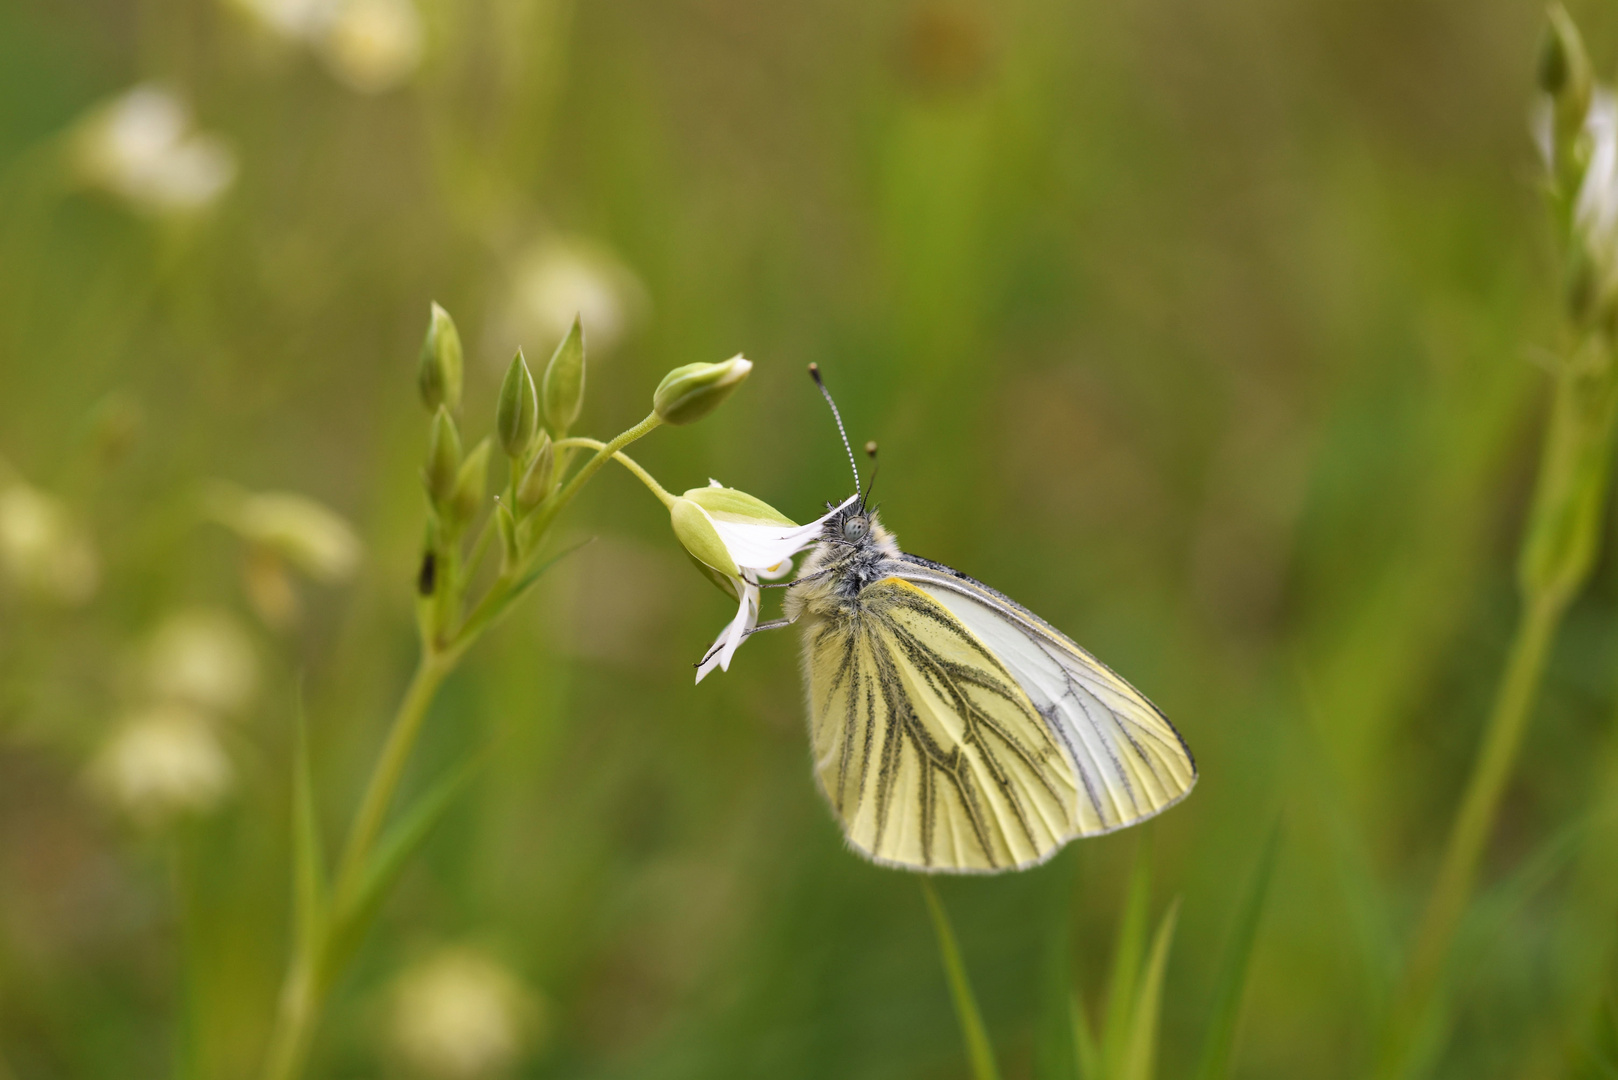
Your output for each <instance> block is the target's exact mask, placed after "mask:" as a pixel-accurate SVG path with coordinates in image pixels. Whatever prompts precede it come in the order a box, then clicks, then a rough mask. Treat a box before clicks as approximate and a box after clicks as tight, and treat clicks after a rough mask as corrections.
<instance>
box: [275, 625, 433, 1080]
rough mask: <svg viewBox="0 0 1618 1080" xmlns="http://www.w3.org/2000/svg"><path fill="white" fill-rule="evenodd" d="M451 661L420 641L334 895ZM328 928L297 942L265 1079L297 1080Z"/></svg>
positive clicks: (370, 836)
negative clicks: (416, 659) (417, 659)
mask: <svg viewBox="0 0 1618 1080" xmlns="http://www.w3.org/2000/svg"><path fill="white" fill-rule="evenodd" d="M453 666H454V662H453V660H451V659H448V658H446V657H445V656H444V655H443V654H442V653H439V652H437V651H435V650H434V648H433V647H432V645H431V644H430V643H428V644H424V645H423V648H422V655H421V660H420V662H419V663H418V664H417V665H416V673H415V675H414V676H412V677H411V680H410V685H409V687H408V688H407V689H406V690H405V695H404V698H403V699H402V700H401V701H400V702H399V708H398V711H397V712H396V713H395V714H394V717H393V723H392V724H391V725H390V727H389V729H388V737H387V741H386V742H385V743H384V744H383V747H382V754H381V756H380V757H379V758H378V759H377V763H376V767H375V768H374V769H373V770H372V772H371V778H370V780H369V781H368V782H367V784H366V787H365V795H364V797H363V798H362V799H361V801H360V809H359V811H358V813H357V814H356V815H355V817H354V824H353V826H352V828H351V829H350V830H349V834H348V845H347V847H346V848H345V850H344V852H343V860H342V863H341V864H340V867H339V870H338V874H337V889H336V896H337V897H338V898H339V901H340V898H342V897H345V896H347V895H348V894H349V893H350V891H351V890H353V889H354V888H356V887H357V885H358V882H359V880H360V877H361V874H362V872H363V870H364V868H365V865H366V861H367V860H368V858H369V857H370V853H371V847H372V845H373V844H374V843H375V842H376V837H377V834H378V833H379V832H380V831H381V828H382V822H383V821H384V819H385V818H386V816H387V811H388V807H389V806H390V805H391V804H392V802H393V795H394V792H395V791H396V790H397V789H398V786H399V780H400V778H401V777H402V776H403V775H404V767H405V763H406V762H407V761H409V759H410V751H411V749H412V748H414V746H415V744H416V737H417V736H418V735H419V734H420V733H421V725H422V721H423V720H425V719H426V717H427V709H428V707H429V706H430V705H431V704H432V701H433V697H434V695H435V694H436V693H437V692H438V688H439V686H440V685H442V683H443V681H444V677H445V676H446V675H448V674H449V672H450V669H451V668H452V667H453ZM330 929H331V927H330V926H329V925H328V926H326V927H323V928H322V929H321V930H320V931H317V932H316V933H315V934H314V935H312V939H311V940H307V941H300V942H299V943H298V945H297V951H296V953H295V954H294V956H293V958H292V963H291V966H290V967H289V968H288V970H287V975H286V979H285V981H284V982H283V983H282V986H281V999H280V1002H279V1004H278V1006H277V1012H276V1018H275V1029H274V1031H273V1032H272V1034H271V1036H270V1049H269V1053H268V1054H267V1055H266V1057H265V1062H264V1080H296V1078H297V1077H298V1076H300V1075H302V1073H303V1068H304V1064H305V1063H306V1061H307V1060H308V1057H309V1047H310V1044H311V1042H312V1041H313V1039H314V1031H315V1022H316V1021H317V1020H318V1019H319V1017H320V1009H321V1006H322V1004H323V1003H324V997H325V988H326V986H327V985H328V984H329V982H330V980H331V979H332V978H334V977H335V976H336V974H337V973H336V972H334V971H326V970H324V969H325V967H326V953H327V947H328V944H329V942H328V940H327V935H328V934H329V931H330Z"/></svg>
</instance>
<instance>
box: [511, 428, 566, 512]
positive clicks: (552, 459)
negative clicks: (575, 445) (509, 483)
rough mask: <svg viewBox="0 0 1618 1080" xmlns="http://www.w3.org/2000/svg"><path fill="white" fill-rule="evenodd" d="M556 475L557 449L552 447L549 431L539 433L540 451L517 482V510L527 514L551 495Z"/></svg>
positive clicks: (536, 452)
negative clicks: (553, 479) (552, 483)
mask: <svg viewBox="0 0 1618 1080" xmlns="http://www.w3.org/2000/svg"><path fill="white" fill-rule="evenodd" d="M555 473H556V448H555V447H553V446H552V445H551V436H550V433H549V432H547V431H541V432H540V433H539V449H538V450H535V451H534V456H533V458H532V459H531V460H530V461H529V462H528V470H527V471H526V472H524V473H523V474H522V479H521V480H519V481H517V509H518V510H520V511H522V512H523V513H525V514H526V513H527V512H528V511H530V510H532V509H533V508H534V507H536V506H538V505H539V504H540V503H541V502H544V501H545V496H547V495H549V494H550V493H551V480H552V478H553V477H554V475H555Z"/></svg>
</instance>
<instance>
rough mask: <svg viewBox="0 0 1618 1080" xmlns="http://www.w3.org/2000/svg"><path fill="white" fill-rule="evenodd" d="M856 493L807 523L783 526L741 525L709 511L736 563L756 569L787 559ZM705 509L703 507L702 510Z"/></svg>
mask: <svg viewBox="0 0 1618 1080" xmlns="http://www.w3.org/2000/svg"><path fill="white" fill-rule="evenodd" d="M855 498H857V496H854V495H850V496H849V497H848V499H847V500H846V501H845V502H843V504H842V505H841V506H838V507H837V508H836V509H834V510H831V511H829V512H828V513H826V514H824V515H822V516H821V517H818V518H816V519H815V520H814V521H811V522H810V523H809V524H807V525H799V526H797V527H795V528H787V527H786V526H784V525H744V524H742V523H740V522H735V521H720V520H719V519H718V518H714V517H713V516H712V515H709V517H710V520H712V521H713V526H714V529H715V530H716V531H717V532H718V533H719V539H720V540H721V541H722V542H723V543H724V545H725V548H726V549H727V550H728V551H729V552H730V557H731V558H732V559H734V560H735V561H736V565H737V566H740V567H744V568H745V567H752V568H754V569H760V568H763V567H772V566H775V565H776V564H778V563H780V562H781V561H782V560H783V559H790V558H791V557H792V556H794V555H796V554H797V553H798V552H800V551H802V550H803V549H804V548H806V547H808V546H809V545H810V544H812V543H814V542H815V540H816V538H817V537H819V536H820V530H821V528H822V527H823V526H824V525H825V523H826V520H827V519H828V518H830V517H832V516H833V515H835V514H837V513H839V512H840V511H842V510H843V508H844V507H846V506H848V505H849V504H850V503H852V502H853V501H854V500H855ZM705 512H706V511H705Z"/></svg>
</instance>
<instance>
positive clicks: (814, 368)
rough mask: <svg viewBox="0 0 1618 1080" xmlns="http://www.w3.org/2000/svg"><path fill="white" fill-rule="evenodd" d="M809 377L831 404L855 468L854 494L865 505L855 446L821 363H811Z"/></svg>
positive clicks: (851, 467) (832, 412)
mask: <svg viewBox="0 0 1618 1080" xmlns="http://www.w3.org/2000/svg"><path fill="white" fill-rule="evenodd" d="M809 377H810V378H811V379H813V380H815V385H816V386H818V387H820V394H821V396H822V397H824V398H825V399H826V404H827V405H830V406H831V418H832V419H833V420H835V421H837V434H839V435H841V436H842V437H843V449H844V450H846V451H847V452H848V467H849V468H850V469H853V470H854V494H855V495H856V496H859V499H860V505H861V506H864V505H865V497H864V496H863V495H861V494H860V467H859V465H858V464H857V463H856V462H855V461H854V448H853V447H852V446H850V445H849V444H848V432H847V431H846V430H844V428H843V414H842V413H840V412H838V411H837V402H835V401H833V400H832V399H831V391H830V390H827V389H826V384H825V383H824V382H822V381H821V380H820V365H819V364H810V365H809Z"/></svg>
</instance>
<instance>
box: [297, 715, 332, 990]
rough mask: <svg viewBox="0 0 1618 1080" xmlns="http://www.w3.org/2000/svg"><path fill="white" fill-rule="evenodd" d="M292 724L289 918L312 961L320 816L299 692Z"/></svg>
mask: <svg viewBox="0 0 1618 1080" xmlns="http://www.w3.org/2000/svg"><path fill="white" fill-rule="evenodd" d="M293 724H294V741H295V744H294V748H293V762H292V901H293V902H292V919H293V928H294V933H295V934H296V937H297V948H298V950H299V952H300V953H301V954H302V955H303V957H304V958H305V959H306V960H311V961H312V960H313V958H314V956H315V954H316V953H317V952H318V951H319V948H320V943H321V939H322V936H323V935H324V932H325V920H326V902H327V885H326V866H325V856H324V855H323V854H322V852H321V844H320V818H319V813H318V811H317V810H316V809H315V784H314V769H313V767H312V765H311V764H310V760H309V725H308V721H307V720H306V718H305V716H304V710H303V698H302V695H301V694H300V695H299V698H298V706H297V715H296V717H295V718H294V720H293Z"/></svg>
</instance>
